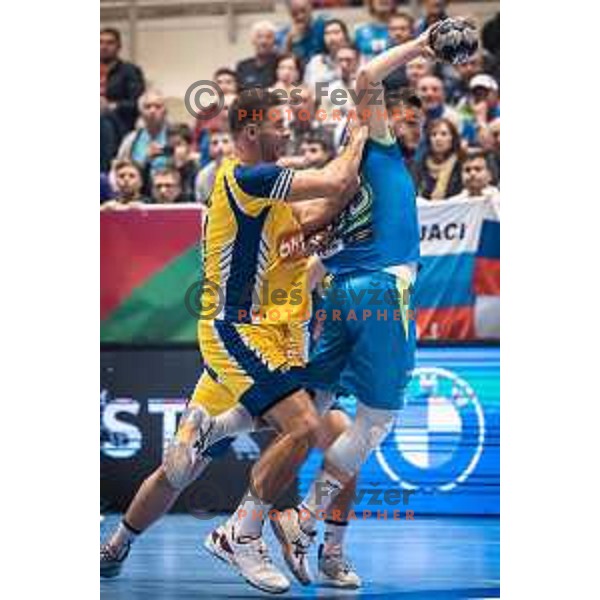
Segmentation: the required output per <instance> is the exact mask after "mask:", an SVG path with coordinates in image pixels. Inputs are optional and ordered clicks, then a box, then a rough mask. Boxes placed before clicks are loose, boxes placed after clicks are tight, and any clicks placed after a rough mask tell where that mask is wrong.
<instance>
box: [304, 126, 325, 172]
mask: <svg viewBox="0 0 600 600" xmlns="http://www.w3.org/2000/svg"><path fill="white" fill-rule="evenodd" d="M300 153H301V155H302V157H303V159H304V165H305V168H308V169H321V168H322V167H324V166H325V165H326V164H327V163H328V162H329V161H330V160H331V159H332V158H333V148H332V147H331V144H330V143H329V140H328V139H327V138H326V137H325V136H323V135H320V134H319V133H310V134H308V135H307V136H306V137H305V138H304V139H303V140H302V143H301V144H300Z"/></svg>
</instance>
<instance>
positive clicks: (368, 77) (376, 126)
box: [356, 30, 432, 139]
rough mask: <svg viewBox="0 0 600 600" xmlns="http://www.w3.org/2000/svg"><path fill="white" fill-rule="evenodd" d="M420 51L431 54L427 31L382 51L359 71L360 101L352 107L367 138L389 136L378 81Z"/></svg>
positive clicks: (381, 88) (381, 89)
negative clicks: (366, 127) (362, 124)
mask: <svg viewBox="0 0 600 600" xmlns="http://www.w3.org/2000/svg"><path fill="white" fill-rule="evenodd" d="M423 54H425V55H431V54H432V51H431V49H430V48H429V30H427V31H425V32H423V33H422V34H421V35H420V36H419V37H418V38H416V39H415V40H411V41H409V42H406V43H405V44H401V45H400V46H394V47H393V48H390V49H389V50H386V51H385V52H382V53H381V54H379V55H377V56H376V57H375V58H372V59H371V60H370V61H369V62H368V63H367V64H365V65H364V66H363V67H361V69H360V70H359V72H358V75H357V78H356V92H357V97H358V98H361V100H360V102H359V104H358V106H357V107H356V110H357V113H358V115H359V116H360V117H361V119H362V120H363V122H365V123H368V125H369V136H370V137H371V138H374V139H385V138H387V137H389V134H388V132H389V128H388V124H387V119H385V118H384V116H383V114H384V112H383V111H384V108H385V103H384V94H383V85H382V81H383V80H384V79H385V78H386V77H387V76H388V75H389V74H390V73H392V72H393V71H395V70H396V69H397V68H398V67H401V66H402V65H405V64H406V63H407V62H409V61H411V60H412V59H413V58H416V57H417V56H421V55H423Z"/></svg>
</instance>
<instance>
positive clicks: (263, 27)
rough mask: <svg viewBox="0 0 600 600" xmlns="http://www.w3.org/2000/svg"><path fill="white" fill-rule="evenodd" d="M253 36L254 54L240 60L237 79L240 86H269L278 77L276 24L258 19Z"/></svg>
mask: <svg viewBox="0 0 600 600" xmlns="http://www.w3.org/2000/svg"><path fill="white" fill-rule="evenodd" d="M251 37H252V44H253V45H254V56H252V57H250V58H246V59H245V60H242V61H240V62H238V64H237V67H236V73H237V80H238V82H239V85H240V87H247V88H251V87H266V88H268V87H270V86H272V85H273V84H274V83H275V79H276V75H275V69H276V62H277V53H276V51H275V25H273V23H271V21H258V22H257V23H254V25H253V26H252V33H251Z"/></svg>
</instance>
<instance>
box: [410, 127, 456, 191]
mask: <svg viewBox="0 0 600 600" xmlns="http://www.w3.org/2000/svg"><path fill="white" fill-rule="evenodd" d="M460 153H461V147H460V135H459V134H458V130H457V128H456V126H455V125H454V123H453V122H452V121H451V120H450V119H447V118H440V119H434V120H433V121H430V122H429V123H428V124H427V125H426V127H425V153H424V155H423V156H422V157H421V159H420V160H419V161H417V163H416V165H415V179H416V183H417V192H418V194H419V195H420V196H422V197H423V198H427V199H428V200H444V199H446V198H448V197H450V196H454V195H455V194H458V192H459V191H460V190H461V187H462V184H461V165H460V158H461V155H460Z"/></svg>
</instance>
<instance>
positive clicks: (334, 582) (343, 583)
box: [319, 544, 362, 589]
mask: <svg viewBox="0 0 600 600" xmlns="http://www.w3.org/2000/svg"><path fill="white" fill-rule="evenodd" d="M319 583H320V584H321V585H324V586H328V587H336V588H346V589H356V588H359V587H360V586H361V585H362V581H361V580H360V577H359V576H358V574H357V573H356V571H354V569H353V568H352V565H351V564H350V563H349V562H348V560H346V558H345V557H344V553H343V551H342V549H341V547H340V549H339V552H330V553H328V554H325V552H324V546H323V544H321V545H320V546H319Z"/></svg>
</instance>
